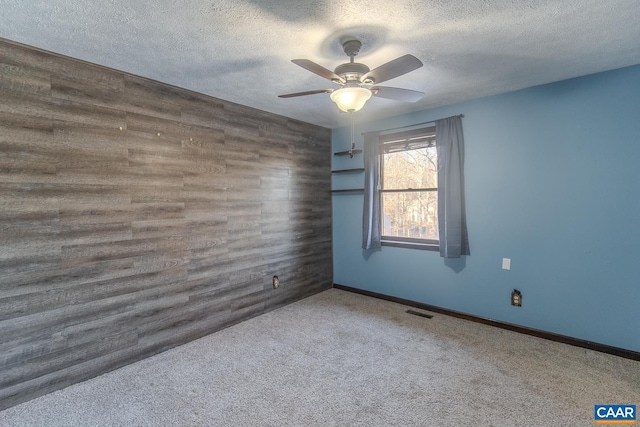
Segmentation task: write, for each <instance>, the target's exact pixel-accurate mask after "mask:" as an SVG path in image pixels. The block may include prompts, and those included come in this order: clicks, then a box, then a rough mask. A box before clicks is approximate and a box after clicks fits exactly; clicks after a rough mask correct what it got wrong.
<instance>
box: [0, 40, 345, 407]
mask: <svg viewBox="0 0 640 427" xmlns="http://www.w3.org/2000/svg"><path fill="white" fill-rule="evenodd" d="M276 99H277V98H276V97H275V94H274V102H276ZM330 137H331V136H330V130H329V129H325V128H321V127H318V126H314V125H310V124H306V123H301V122H298V121H294V120H291V119H287V118H284V117H281V116H276V115H273V114H269V113H265V112H261V111H258V110H255V109H252V108H248V107H243V106H239V105H236V104H232V103H229V102H225V101H222V100H217V99H215V98H211V97H208V96H205V95H200V94H197V93H194V92H190V91H188V90H184V89H180V88H176V87H173V86H169V85H165V84H161V83H158V82H155V81H151V80H148V79H144V78H141V77H136V76H133V75H130V74H127V73H124V72H119V71H116V70H112V69H107V68H104V67H101V66H97V65H93V64H89V63H86V62H82V61H78V60H74V59H70V58H66V57H63V56H60V55H56V54H51V53H49V52H44V51H41V50H38V49H34V48H30V47H27V46H23V45H20V44H17V43H13V42H10V41H7V40H1V39H0V156H1V157H0V409H4V408H7V407H10V406H13V405H15V404H18V403H20V402H23V401H26V400H29V399H31V398H34V397H37V396H40V395H43V394H46V393H48V392H51V391H53V390H56V389H60V388H62V387H65V386H68V385H70V384H72V383H76V382H78V381H82V380H85V379H88V378H91V377H94V376H96V375H99V374H102V373H104V372H106V371H109V370H112V369H115V368H118V367H121V366H123V365H125V364H128V363H131V362H134V361H136V360H139V359H142V358H144V357H148V356H150V355H152V354H155V353H158V352H160V351H163V350H166V349H168V348H170V347H174V346H176V345H179V344H183V343H185V342H188V341H190V340H193V339H196V338H199V337H202V336H204V335H206V334H209V333H211V332H214V331H216V330H219V329H221V328H224V327H226V326H229V325H231V324H234V323H237V322H240V321H242V320H245V319H248V318H250V317H253V316H256V315H259V314H261V313H264V312H266V311H269V310H271V309H273V308H275V307H278V306H281V305H284V304H287V303H290V302H292V301H295V300H297V299H300V298H303V297H305V296H308V295H311V294H313V293H316V292H319V291H321V290H324V289H328V288H330V287H331V285H332V254H331V250H332V248H331V244H332V242H331V199H330V188H331V173H330V158H331V152H330V151H331V148H330ZM273 275H278V276H279V278H280V281H281V287H280V288H279V289H277V290H274V289H272V286H271V278H272V276H273Z"/></svg>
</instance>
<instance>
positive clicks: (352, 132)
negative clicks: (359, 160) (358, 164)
mask: <svg viewBox="0 0 640 427" xmlns="http://www.w3.org/2000/svg"><path fill="white" fill-rule="evenodd" d="M349 115H350V116H351V149H350V150H349V157H350V158H352V159H353V149H354V148H356V142H355V137H354V134H355V130H354V128H355V126H354V124H353V111H349Z"/></svg>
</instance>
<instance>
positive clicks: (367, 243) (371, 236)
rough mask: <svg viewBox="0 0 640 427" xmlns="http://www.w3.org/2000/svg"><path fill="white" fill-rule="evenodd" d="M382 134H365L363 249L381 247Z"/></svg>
mask: <svg viewBox="0 0 640 427" xmlns="http://www.w3.org/2000/svg"><path fill="white" fill-rule="evenodd" d="M379 150H380V134H379V133H378V132H367V133H365V134H364V147H363V156H364V210H363V213H362V249H372V248H379V247H380V246H381V245H380V192H379V185H380V155H379Z"/></svg>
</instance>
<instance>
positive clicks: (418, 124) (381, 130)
mask: <svg viewBox="0 0 640 427" xmlns="http://www.w3.org/2000/svg"><path fill="white" fill-rule="evenodd" d="M451 117H461V118H462V117H464V114H457V115H455V116H449V117H442V118H440V119H433V120H429V121H428V122H422V123H414V124H412V125H406V126H398V127H396V128H389V129H380V130H377V131H375V130H374V131H370V132H386V131H388V130H396V129H404V128H410V127H414V126H420V125H426V124H429V123H433V122H435V121H436V120H442V119H450V118H451ZM365 133H367V132H362V133H361V134H360V135H364V134H365Z"/></svg>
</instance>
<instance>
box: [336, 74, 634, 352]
mask: <svg viewBox="0 0 640 427" xmlns="http://www.w3.org/2000/svg"><path fill="white" fill-rule="evenodd" d="M455 114H464V115H465V117H464V119H463V130H464V135H465V148H466V159H465V161H466V164H465V174H466V195H467V219H468V229H469V239H470V244H471V255H470V256H468V257H463V258H461V259H459V260H450V261H446V262H445V260H444V259H443V258H440V256H439V254H438V253H437V252H429V251H420V250H411V249H402V248H392V247H383V248H382V250H379V251H375V252H368V251H363V250H362V249H361V247H360V245H361V228H362V227H361V221H362V194H336V195H334V196H333V242H334V282H335V283H338V284H341V285H346V286H351V287H354V288H359V289H364V290H369V291H373V292H378V293H382V294H385V295H390V296H394V297H400V298H406V299H409V300H413V301H418V302H422V303H427V304H433V305H437V306H441V307H445V308H448V309H452V310H458V311H462V312H465V313H470V314H473V315H477V316H482V317H487V318H491V319H495V320H499V321H503V322H509V323H514V324H518V325H522V326H526V327H530V328H536V329H541V330H545V331H549V332H553V333H557V334H562V335H567V336H571V337H575V338H579V339H584V340H589V341H593V342H597V343H601V344H606V345H611V346H616V347H621V348H625V349H628V350H633V351H640V66H634V67H628V68H623V69H619V70H614V71H610V72H605V73H600V74H595V75H590V76H586V77H581V78H576V79H571V80H565V81H562V82H558V83H553V84H548V85H544V86H537V87H534V88H530V89H525V90H520V91H517V92H512V93H507V94H504V95H499V96H493V97H487V98H482V99H477V100H474V101H470V102H465V103H460V104H455V105H450V106H445V107H441V108H436V109H431V110H425V111H421V112H417V113H412V114H406V115H402V116H397V117H391V118H388V119H385V120H378V121H376V122H370V123H361V124H357V125H356V135H357V136H356V138H357V139H356V145H357V148H361V147H362V137H361V136H360V132H363V131H368V130H378V129H385V128H391V127H395V126H405V125H411V124H415V123H420V122H425V121H427V120H433V119H437V118H441V117H447V116H451V115H455ZM364 115H366V107H365V109H364V110H362V112H361V113H360V116H361V117H362V116H364ZM349 138H350V130H349V129H347V128H341V129H335V130H334V131H333V139H332V144H333V150H334V151H342V150H345V149H348V147H349V143H350V141H349ZM332 166H333V169H334V170H335V169H346V168H353V167H362V156H361V155H360V156H356V157H355V158H354V159H349V158H348V156H347V157H336V156H334V159H333V165H332ZM362 185H363V175H362V174H357V175H334V176H333V188H334V189H339V188H355V187H362ZM503 257H504V258H511V259H512V265H511V270H509V271H507V270H502V269H501V264H502V258H503ZM514 288H517V289H519V290H520V291H521V292H522V294H523V306H522V307H512V306H511V305H510V294H511V291H512V290H513V289H514Z"/></svg>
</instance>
